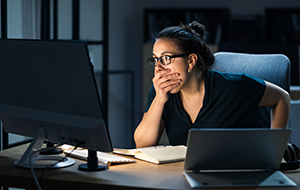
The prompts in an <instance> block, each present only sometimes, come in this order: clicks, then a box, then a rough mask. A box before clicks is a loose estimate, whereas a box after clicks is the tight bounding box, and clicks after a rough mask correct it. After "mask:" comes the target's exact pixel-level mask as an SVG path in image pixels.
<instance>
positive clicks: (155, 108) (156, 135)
mask: <svg viewBox="0 0 300 190" xmlns="http://www.w3.org/2000/svg"><path fill="white" fill-rule="evenodd" d="M163 108H164V103H162V102H160V101H159V100H158V99H156V98H154V100H153V102H152V104H151V106H150V108H149V110H148V112H147V113H144V116H143V119H142V121H141V122H140V124H139V125H138V127H137V128H136V130H135V132H134V140H135V144H136V147H137V148H140V147H148V146H155V145H157V143H158V141H159V139H160V137H161V134H162V131H163V129H164V122H163V120H162V119H161V118H162V113H163Z"/></svg>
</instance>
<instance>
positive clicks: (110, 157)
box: [64, 149, 136, 165]
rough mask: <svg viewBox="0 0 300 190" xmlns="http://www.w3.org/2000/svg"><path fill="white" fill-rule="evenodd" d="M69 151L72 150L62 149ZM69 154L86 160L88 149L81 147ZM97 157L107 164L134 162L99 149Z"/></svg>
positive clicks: (67, 152)
mask: <svg viewBox="0 0 300 190" xmlns="http://www.w3.org/2000/svg"><path fill="white" fill-rule="evenodd" d="M71 151H72V150H70V149H68V150H64V153H65V154H69V153H70V152H71ZM69 156H70V157H74V158H78V159H82V160H87V156H88V150H87V149H81V150H77V149H76V150H74V151H73V152H72V153H71V154H70V155H69ZM97 157H98V161H99V162H102V163H105V164H108V165H111V164H125V163H133V162H136V161H135V160H133V159H130V158H126V157H123V156H118V155H114V154H110V153H106V152H101V151H97Z"/></svg>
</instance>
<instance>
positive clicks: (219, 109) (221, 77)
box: [134, 21, 290, 147]
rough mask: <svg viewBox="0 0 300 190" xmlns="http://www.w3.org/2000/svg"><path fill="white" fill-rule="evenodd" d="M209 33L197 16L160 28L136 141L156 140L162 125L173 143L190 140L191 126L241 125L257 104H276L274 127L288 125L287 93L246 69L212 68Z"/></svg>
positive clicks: (152, 142)
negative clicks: (152, 71)
mask: <svg viewBox="0 0 300 190" xmlns="http://www.w3.org/2000/svg"><path fill="white" fill-rule="evenodd" d="M206 39H207V31H206V28H205V26H203V25H202V24H199V23H198V22H195V21H194V22H192V23H190V24H189V25H187V26H184V25H182V26H177V27H169V28H165V29H163V30H162V31H161V32H159V33H158V34H157V36H156V41H155V43H154V46H153V57H152V58H149V63H150V65H151V66H154V67H155V68H154V78H153V79H152V82H153V86H152V88H151V89H150V92H149V96H148V105H147V108H146V110H145V113H144V116H143V119H142V121H141V122H140V124H139V126H138V127H137V129H136V130H135V134H134V139H135V143H136V146H137V147H147V146H154V145H157V143H158V141H159V140H160V137H161V134H162V132H163V130H164V128H166V132H167V135H168V138H169V142H170V144H172V145H179V144H186V140H187V135H188V131H189V129H190V128H221V127H222V128H224V127H226V128H242V127H243V126H242V121H243V119H244V118H246V117H249V116H251V115H252V114H253V112H254V110H255V109H256V108H257V106H272V112H271V114H272V115H271V118H272V119H271V128H285V127H286V125H287V122H288V117H289V110H290V97H289V94H288V93H287V92H286V91H285V90H283V89H282V88H280V87H278V86H276V85H274V84H272V83H270V82H267V81H263V80H260V79H256V78H253V77H251V76H248V75H245V74H233V73H222V72H218V71H214V70H211V69H210V67H211V66H212V65H213V63H214V55H213V54H212V53H211V51H210V49H209V48H208V46H207V45H206Z"/></svg>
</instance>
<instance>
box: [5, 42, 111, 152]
mask: <svg viewBox="0 0 300 190" xmlns="http://www.w3.org/2000/svg"><path fill="white" fill-rule="evenodd" d="M0 91H1V93H0V117H1V120H2V123H3V127H4V129H5V131H7V132H8V133H14V134H19V135H24V136H29V137H35V135H36V134H37V133H38V131H39V130H40V129H41V128H43V130H44V133H45V140H47V141H49V142H53V143H66V144H70V145H78V142H82V143H81V145H80V146H81V147H83V148H87V149H89V150H93V151H97V150H98V151H105V152H111V151H112V146H111V140H110V137H109V132H108V128H107V126H106V123H105V121H104V119H103V115H102V108H101V103H100V98H99V93H98V89H97V87H96V82H95V78H94V75H93V66H92V64H91V62H90V58H89V54H88V50H87V46H86V43H85V42H83V41H59V40H57V41H51V40H50V41H42V40H21V39H9V40H0Z"/></svg>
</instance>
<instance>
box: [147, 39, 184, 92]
mask: <svg viewBox="0 0 300 190" xmlns="http://www.w3.org/2000/svg"><path fill="white" fill-rule="evenodd" d="M179 54H183V52H181V51H180V50H179V48H178V47H177V45H176V44H175V43H174V42H173V41H172V40H170V39H166V38H162V39H157V40H156V42H155V43H154V45H153V57H155V58H159V57H161V56H164V55H169V56H172V55H179ZM164 69H170V72H169V74H173V73H178V74H179V76H178V77H176V79H180V84H179V85H178V86H177V87H175V88H173V89H172V90H171V91H170V93H172V94H173V93H177V92H179V90H180V89H181V88H182V87H183V85H184V84H185V82H186V81H187V80H188V72H187V70H188V61H187V57H176V58H171V63H170V64H168V65H162V64H161V63H160V62H158V63H157V65H156V66H155V69H154V74H156V73H158V72H160V71H162V70H164Z"/></svg>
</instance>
